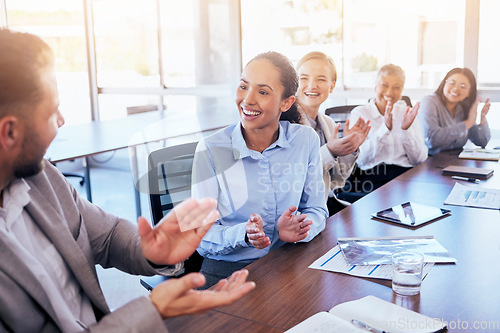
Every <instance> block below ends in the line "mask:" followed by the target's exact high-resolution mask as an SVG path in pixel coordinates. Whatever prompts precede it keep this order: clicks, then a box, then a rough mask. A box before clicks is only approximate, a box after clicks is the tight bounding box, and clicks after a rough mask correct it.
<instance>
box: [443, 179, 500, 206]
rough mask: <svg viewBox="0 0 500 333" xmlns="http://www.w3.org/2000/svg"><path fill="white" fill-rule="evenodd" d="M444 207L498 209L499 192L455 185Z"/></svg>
mask: <svg viewBox="0 0 500 333" xmlns="http://www.w3.org/2000/svg"><path fill="white" fill-rule="evenodd" d="M444 203H445V205H455V206H466V207H477V208H488V209H500V190H498V189H492V188H482V187H475V186H465V185H462V184H460V183H456V184H455V186H454V187H453V189H452V190H451V193H450V194H449V195H448V197H447V198H446V199H445V201H444Z"/></svg>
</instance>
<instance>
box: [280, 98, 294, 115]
mask: <svg viewBox="0 0 500 333" xmlns="http://www.w3.org/2000/svg"><path fill="white" fill-rule="evenodd" d="M293 103H295V96H290V97H288V98H286V99H284V100H283V101H282V102H281V107H280V110H281V112H286V111H288V109H289V108H290V107H291V106H292V105H293Z"/></svg>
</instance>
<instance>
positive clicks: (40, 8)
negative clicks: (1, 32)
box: [6, 0, 90, 124]
mask: <svg viewBox="0 0 500 333" xmlns="http://www.w3.org/2000/svg"><path fill="white" fill-rule="evenodd" d="M6 8H7V17H8V23H9V28H11V29H15V30H20V31H24V32H29V33H32V34H35V35H38V36H39V37H41V38H43V40H44V41H46V42H47V43H48V44H49V45H50V47H51V48H52V50H53V51H54V54H55V57H56V72H57V73H56V74H57V81H58V89H59V100H60V110H61V112H62V114H63V116H64V118H65V120H66V123H67V124H75V123H83V122H88V121H90V98H89V82H88V72H87V59H86V49H85V48H86V46H85V25H84V19H83V4H82V1H81V0H53V1H38V0H15V1H7V3H6Z"/></svg>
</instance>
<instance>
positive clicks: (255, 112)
mask: <svg viewBox="0 0 500 333" xmlns="http://www.w3.org/2000/svg"><path fill="white" fill-rule="evenodd" d="M243 113H244V114H246V115H247V116H258V115H259V114H261V112H258V111H251V110H246V109H243Z"/></svg>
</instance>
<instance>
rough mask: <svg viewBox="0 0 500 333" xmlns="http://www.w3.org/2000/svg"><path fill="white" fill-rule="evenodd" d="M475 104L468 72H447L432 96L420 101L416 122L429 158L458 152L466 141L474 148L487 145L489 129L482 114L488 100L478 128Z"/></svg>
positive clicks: (472, 77)
mask: <svg viewBox="0 0 500 333" xmlns="http://www.w3.org/2000/svg"><path fill="white" fill-rule="evenodd" d="M478 104H479V99H478V98H477V87H476V78H475V77H474V74H473V73H472V72H471V70H470V69H468V68H454V69H452V70H451V71H449V72H448V74H446V76H445V78H444V79H443V81H441V84H440V85H439V87H438V88H437V90H436V91H435V93H434V94H433V95H430V96H425V97H424V98H423V99H422V101H421V102H420V115H421V117H420V121H421V123H422V128H423V131H424V136H425V143H426V145H427V147H429V154H430V155H433V154H437V153H438V152H440V151H441V150H448V149H455V148H461V147H463V146H464V145H465V143H466V142H467V140H468V139H469V140H471V141H472V142H473V143H474V144H475V145H477V146H482V147H484V146H486V145H487V144H488V141H489V140H490V128H489V126H488V122H487V120H486V114H488V111H489V109H490V99H489V98H488V99H486V101H485V103H484V106H483V108H482V110H481V119H480V122H479V124H477V123H476V118H477V113H478V110H477V109H478Z"/></svg>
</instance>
